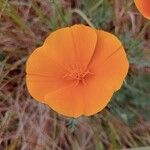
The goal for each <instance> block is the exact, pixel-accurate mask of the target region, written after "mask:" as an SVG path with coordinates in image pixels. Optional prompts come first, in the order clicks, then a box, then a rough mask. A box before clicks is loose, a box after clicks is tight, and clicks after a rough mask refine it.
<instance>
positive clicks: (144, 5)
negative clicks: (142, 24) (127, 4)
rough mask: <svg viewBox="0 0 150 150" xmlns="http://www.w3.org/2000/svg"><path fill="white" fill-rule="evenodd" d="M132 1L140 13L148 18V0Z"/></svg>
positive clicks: (149, 6) (149, 7)
mask: <svg viewBox="0 0 150 150" xmlns="http://www.w3.org/2000/svg"><path fill="white" fill-rule="evenodd" d="M134 2H135V5H136V7H137V8H138V10H139V11H140V12H141V14H142V15H143V16H144V17H145V18H148V19H150V0H134Z"/></svg>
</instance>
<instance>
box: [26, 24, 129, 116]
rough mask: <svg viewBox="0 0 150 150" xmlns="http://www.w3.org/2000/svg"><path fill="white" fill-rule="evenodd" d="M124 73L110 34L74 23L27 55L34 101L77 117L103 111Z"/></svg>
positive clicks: (120, 53) (121, 56) (122, 58)
mask: <svg viewBox="0 0 150 150" xmlns="http://www.w3.org/2000/svg"><path fill="white" fill-rule="evenodd" d="M127 71H128V60H127V57H126V53H125V51H124V48H123V46H122V44H121V42H120V41H119V40H118V39H117V38H116V37H115V36H114V35H112V34H110V33H108V32H105V31H102V30H95V29H92V28H90V27H88V26H84V25H74V26H72V27H66V28H62V29H59V30H57V31H55V32H53V33H52V34H50V36H48V38H47V39H46V40H45V42H44V44H43V46H42V47H39V48H37V49H36V50H35V51H34V52H33V53H32V54H31V56H30V57H29V59H28V61H27V64H26V72H27V75H26V82H27V88H28V90H29V92H30V94H31V95H32V96H33V97H34V98H35V99H37V100H38V101H40V102H43V103H45V104H47V105H49V106H50V107H51V108H52V109H53V110H55V111H57V112H59V113H60V114H63V115H65V116H70V117H74V118H76V117H79V116H80V115H86V116H89V115H93V114H95V113H97V112H99V111H100V110H102V109H103V108H104V107H105V106H106V105H107V103H108V102H109V101H110V99H111V97H112V95H113V93H114V92H115V91H117V90H118V89H120V87H121V85H122V83H123V80H124V78H125V76H126V74H127Z"/></svg>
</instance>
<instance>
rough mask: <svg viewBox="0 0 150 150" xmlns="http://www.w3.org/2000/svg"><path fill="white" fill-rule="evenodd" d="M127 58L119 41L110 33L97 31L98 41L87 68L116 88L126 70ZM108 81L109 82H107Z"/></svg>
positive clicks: (119, 84) (119, 85) (127, 65)
mask: <svg viewBox="0 0 150 150" xmlns="http://www.w3.org/2000/svg"><path fill="white" fill-rule="evenodd" d="M128 67H129V64H128V60H127V57H126V53H125V51H124V49H123V46H122V44H121V42H120V41H119V40H118V39H117V38H116V37H115V36H114V35H112V34H110V33H108V32H104V31H98V42H97V46H96V49H95V54H94V56H93V59H92V61H91V63H90V64H89V68H91V70H92V72H93V73H94V74H96V75H97V76H99V78H101V79H103V80H104V81H107V82H106V83H108V84H109V85H111V86H112V87H113V89H114V90H118V89H119V88H120V87H121V85H122V82H123V80H124V78H125V76H126V74H127V72H128ZM108 81H109V82H108Z"/></svg>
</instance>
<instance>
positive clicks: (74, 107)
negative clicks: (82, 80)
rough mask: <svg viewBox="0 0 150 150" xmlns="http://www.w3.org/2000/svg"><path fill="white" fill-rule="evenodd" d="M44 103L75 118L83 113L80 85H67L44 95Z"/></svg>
mask: <svg viewBox="0 0 150 150" xmlns="http://www.w3.org/2000/svg"><path fill="white" fill-rule="evenodd" d="M45 103H46V104H48V105H49V106H50V107H51V108H52V109H53V110H55V111H56V112H58V113H60V114H62V115H65V116H68V117H74V118H77V117H79V116H80V115H82V114H83V109H84V107H83V106H84V104H83V97H82V87H73V86H67V87H64V88H60V89H58V90H56V91H55V92H51V93H49V94H47V95H46V96H45Z"/></svg>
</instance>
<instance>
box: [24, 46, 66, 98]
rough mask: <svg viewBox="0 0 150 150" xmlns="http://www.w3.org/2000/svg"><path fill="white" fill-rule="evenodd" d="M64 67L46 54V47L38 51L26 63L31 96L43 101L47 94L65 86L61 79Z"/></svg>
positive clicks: (27, 81)
mask: <svg viewBox="0 0 150 150" xmlns="http://www.w3.org/2000/svg"><path fill="white" fill-rule="evenodd" d="M63 71H64V69H63V67H62V66H61V65H59V64H57V63H56V62H54V61H53V60H52V59H50V58H49V57H48V56H47V54H46V53H45V52H44V47H40V48H38V49H36V50H35V51H34V52H33V53H32V54H31V55H30V57H29V59H28V60H27V63H26V73H27V75H26V83H27V88H28V90H29V92H30V94H31V95H32V96H33V97H34V98H35V99H37V100H40V101H42V100H43V99H44V96H45V94H47V93H48V92H50V91H53V90H56V89H58V88H60V87H63V86H65V84H66V83H65V82H64V81H63V79H62V78H61V77H62V76H63Z"/></svg>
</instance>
